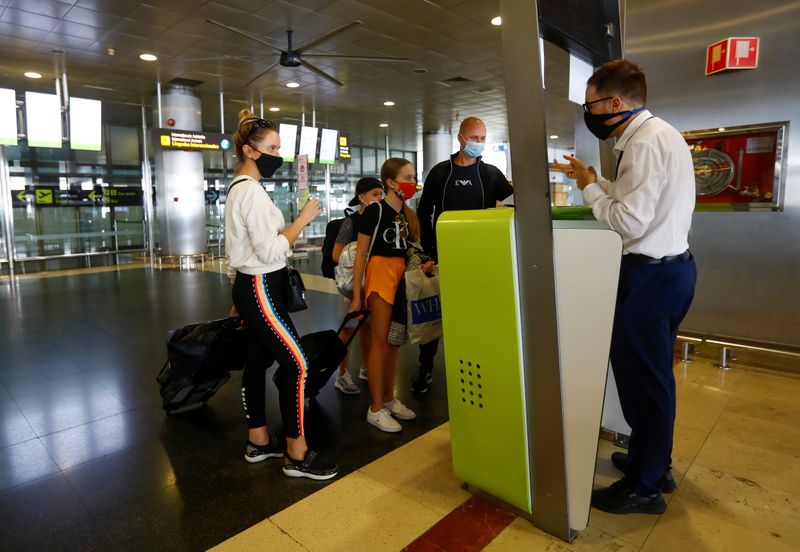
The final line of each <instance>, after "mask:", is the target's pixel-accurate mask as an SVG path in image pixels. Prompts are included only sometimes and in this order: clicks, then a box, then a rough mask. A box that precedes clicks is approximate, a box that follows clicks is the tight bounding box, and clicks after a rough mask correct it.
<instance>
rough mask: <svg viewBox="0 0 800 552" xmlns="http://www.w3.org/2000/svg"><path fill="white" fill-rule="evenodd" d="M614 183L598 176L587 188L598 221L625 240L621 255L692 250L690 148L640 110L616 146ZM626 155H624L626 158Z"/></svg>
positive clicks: (657, 255) (661, 254) (586, 197)
mask: <svg viewBox="0 0 800 552" xmlns="http://www.w3.org/2000/svg"><path fill="white" fill-rule="evenodd" d="M614 151H615V153H617V159H619V156H622V160H621V162H620V163H619V169H618V171H617V178H616V180H614V181H613V182H611V181H609V180H607V179H605V178H603V177H602V176H600V175H598V177H597V182H596V183H593V184H589V185H588V186H586V187H585V188H584V189H583V198H584V200H585V201H586V202H587V203H588V204H589V205H591V206H592V212H593V213H594V216H595V218H596V219H597V220H599V221H602V222H605V223H606V224H608V226H609V227H611V229H612V230H614V231H616V232H618V233H619V234H620V235H621V236H622V246H623V254H628V253H638V254H641V255H647V256H648V257H654V258H661V257H665V256H668V255H679V254H680V253H683V252H684V251H686V250H687V249H688V248H689V239H688V237H689V228H690V227H691V224H692V212H693V211H694V201H695V181H694V166H693V163H692V155H691V152H690V151H689V146H688V145H687V144H686V140H684V138H683V136H681V134H680V133H679V132H678V131H677V130H675V129H674V128H673V127H671V126H670V125H669V124H667V123H666V122H664V121H663V120H661V119H659V118H658V117H654V116H653V115H652V114H651V113H650V112H649V111H647V110H644V111H641V112H640V113H639V114H638V116H636V118H635V119H633V120H632V121H631V122H630V124H629V125H628V127H627V128H626V129H625V132H623V133H622V136H621V137H620V138H619V140H618V141H617V143H616V145H615V146H614ZM623 154H624V155H623Z"/></svg>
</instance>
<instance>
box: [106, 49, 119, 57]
mask: <svg viewBox="0 0 800 552" xmlns="http://www.w3.org/2000/svg"><path fill="white" fill-rule="evenodd" d="M106 53H107V54H108V55H109V56H115V55H117V49H116V48H106Z"/></svg>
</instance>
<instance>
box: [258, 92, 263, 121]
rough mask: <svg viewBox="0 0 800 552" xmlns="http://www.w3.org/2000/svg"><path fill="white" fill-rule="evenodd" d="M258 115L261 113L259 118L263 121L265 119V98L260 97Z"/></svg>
mask: <svg viewBox="0 0 800 552" xmlns="http://www.w3.org/2000/svg"><path fill="white" fill-rule="evenodd" d="M258 113H259V115H258V116H259V117H261V118H262V119H263V118H264V96H261V97H260V101H259V111H258Z"/></svg>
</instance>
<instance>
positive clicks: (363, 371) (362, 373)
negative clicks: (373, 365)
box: [358, 366, 369, 381]
mask: <svg viewBox="0 0 800 552" xmlns="http://www.w3.org/2000/svg"><path fill="white" fill-rule="evenodd" d="M358 379H360V380H364V381H368V380H369V378H368V377H367V369H366V368H364V367H363V366H362V367H361V370H359V371H358Z"/></svg>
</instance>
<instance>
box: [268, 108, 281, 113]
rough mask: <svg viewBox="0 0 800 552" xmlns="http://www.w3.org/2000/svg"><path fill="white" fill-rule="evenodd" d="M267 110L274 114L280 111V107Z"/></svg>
mask: <svg viewBox="0 0 800 552" xmlns="http://www.w3.org/2000/svg"><path fill="white" fill-rule="evenodd" d="M269 110H270V111H272V112H273V113H274V112H276V111H280V110H281V108H280V107H270V108H269Z"/></svg>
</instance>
